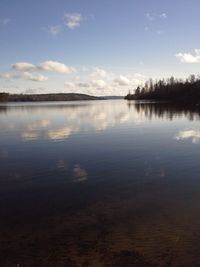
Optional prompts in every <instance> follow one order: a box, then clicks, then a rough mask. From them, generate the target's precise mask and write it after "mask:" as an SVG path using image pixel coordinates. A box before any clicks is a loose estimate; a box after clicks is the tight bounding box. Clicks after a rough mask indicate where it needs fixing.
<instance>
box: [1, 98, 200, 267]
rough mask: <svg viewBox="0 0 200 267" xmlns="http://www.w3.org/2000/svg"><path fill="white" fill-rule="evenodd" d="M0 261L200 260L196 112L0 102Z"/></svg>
mask: <svg viewBox="0 0 200 267" xmlns="http://www.w3.org/2000/svg"><path fill="white" fill-rule="evenodd" d="M0 266H3V267H4V266H18V267H21V266H27V267H29V266H39V267H40V266H52V267H53V266H54V267H55V266H67V267H68V266H69V267H71V266H72V267H73V266H78V267H79V266H82V267H86V266H95V267H96V266H97V267H99V266H103V267H104V266H105V267H110V266H113V267H115V266H116V267H118V266H124V267H126V266H141V267H142V266H150V267H152V266H155V267H157V266H159V267H161V266H163V267H164V266H173V267H174V266H181V267H194V266H200V116H199V112H198V111H197V110H196V108H193V109H192V110H191V109H189V110H188V109H183V108H180V107H172V106H169V105H166V104H155V103H149V104H148V103H134V102H129V103H128V102H126V101H124V100H120V101H118V100H117V101H91V102H68V103H40V104H34V103H33V104H9V105H1V106H0Z"/></svg>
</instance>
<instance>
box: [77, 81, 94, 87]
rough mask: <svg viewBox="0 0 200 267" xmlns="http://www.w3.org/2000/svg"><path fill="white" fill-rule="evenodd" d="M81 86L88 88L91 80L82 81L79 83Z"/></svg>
mask: <svg viewBox="0 0 200 267" xmlns="http://www.w3.org/2000/svg"><path fill="white" fill-rule="evenodd" d="M77 85H78V86H79V87H83V88H88V87H90V86H91V84H90V83H89V82H80V83H78V84H77Z"/></svg>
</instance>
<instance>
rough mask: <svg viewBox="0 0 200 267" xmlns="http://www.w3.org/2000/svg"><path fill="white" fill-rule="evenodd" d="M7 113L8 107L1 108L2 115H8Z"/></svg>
mask: <svg viewBox="0 0 200 267" xmlns="http://www.w3.org/2000/svg"><path fill="white" fill-rule="evenodd" d="M7 111H8V108H7V106H0V113H2V114H6V113H7Z"/></svg>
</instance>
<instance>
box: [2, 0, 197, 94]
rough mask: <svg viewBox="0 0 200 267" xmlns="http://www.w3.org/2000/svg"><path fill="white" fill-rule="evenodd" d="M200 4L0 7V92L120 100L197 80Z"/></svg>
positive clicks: (152, 0)
mask: <svg viewBox="0 0 200 267" xmlns="http://www.w3.org/2000/svg"><path fill="white" fill-rule="evenodd" d="M199 10H200V1H199V0H190V1H188V0H173V1H172V0H168V1H164V0H123V1H122V0H101V1H99V0H42V1H41V0H40V1H39V0H35V1H32V0H16V1H13V0H1V1H0V58H1V60H0V91H8V92H11V93H12V92H13V93H15V92H23V93H24V92H27V93H43V92H79V93H88V94H93V95H110V94H112V95H124V94H126V93H127V91H128V90H129V89H134V88H135V87H136V86H137V85H138V84H141V83H143V82H144V81H145V80H147V79H148V78H150V77H153V78H154V79H156V78H161V77H168V76H171V75H174V76H175V77H183V78H184V77H187V76H189V75H190V74H191V73H194V74H199V66H200V50H199V49H200V35H199V30H200V16H199Z"/></svg>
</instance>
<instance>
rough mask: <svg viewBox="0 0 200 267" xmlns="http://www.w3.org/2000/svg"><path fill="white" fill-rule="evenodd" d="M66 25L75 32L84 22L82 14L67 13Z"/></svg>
mask: <svg viewBox="0 0 200 267" xmlns="http://www.w3.org/2000/svg"><path fill="white" fill-rule="evenodd" d="M65 19H66V21H65V25H66V26H67V27H68V28H69V29H71V30H73V29H75V28H77V27H79V26H80V24H81V22H82V20H83V16H82V15H81V14H80V13H70V14H69V13H66V14H65Z"/></svg>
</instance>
